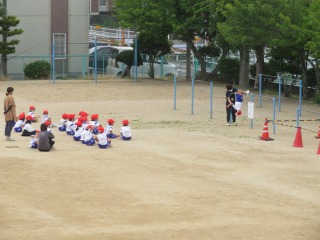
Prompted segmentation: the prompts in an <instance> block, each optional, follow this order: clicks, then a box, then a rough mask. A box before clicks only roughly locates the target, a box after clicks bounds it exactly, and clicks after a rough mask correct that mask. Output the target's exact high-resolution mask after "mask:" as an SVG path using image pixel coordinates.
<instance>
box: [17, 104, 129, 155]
mask: <svg viewBox="0 0 320 240" xmlns="http://www.w3.org/2000/svg"><path fill="white" fill-rule="evenodd" d="M34 111H35V107H34V106H30V108H29V113H28V114H27V115H26V114H25V113H24V112H23V113H21V114H20V115H19V117H18V120H17V121H16V124H15V126H14V128H13V129H14V131H15V132H21V133H22V134H21V135H22V136H30V137H31V139H30V148H38V149H39V145H41V143H40V142H39V135H40V133H41V132H42V131H43V129H45V131H46V132H50V133H51V134H47V135H48V136H49V135H50V138H49V140H48V142H49V145H50V149H51V148H52V146H53V144H54V141H53V140H52V138H54V135H53V134H52V130H51V128H50V127H55V126H56V125H54V124H53V123H52V120H51V117H50V116H49V115H48V110H44V111H43V115H42V119H41V131H39V130H34V129H33V127H32V126H31V124H32V123H33V122H37V121H38V119H39V118H40V117H36V116H35V115H34ZM98 120H99V115H98V114H92V115H91V117H90V119H88V113H87V112H85V111H80V112H79V116H78V117H76V115H75V114H67V113H64V114H62V117H61V120H60V121H59V124H58V130H59V131H61V132H66V133H67V135H70V136H73V139H74V140H75V141H80V142H82V143H83V144H86V145H87V146H92V145H94V144H95V143H97V145H98V147H99V148H107V147H108V146H110V145H111V139H112V138H118V137H120V138H121V139H123V140H126V141H127V140H131V129H130V127H129V121H128V120H126V119H125V120H123V121H122V124H123V126H122V127H121V128H120V134H115V133H113V124H114V123H115V121H114V120H113V119H112V118H109V119H108V125H107V126H106V127H105V128H104V127H103V126H102V125H101V124H100V123H99V122H98ZM50 149H49V150H50ZM39 150H40V149H39Z"/></svg>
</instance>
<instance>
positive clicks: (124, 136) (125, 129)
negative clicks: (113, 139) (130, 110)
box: [120, 119, 131, 141]
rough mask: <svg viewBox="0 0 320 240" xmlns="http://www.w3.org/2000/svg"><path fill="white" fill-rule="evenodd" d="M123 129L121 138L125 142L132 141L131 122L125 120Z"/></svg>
mask: <svg viewBox="0 0 320 240" xmlns="http://www.w3.org/2000/svg"><path fill="white" fill-rule="evenodd" d="M122 125H123V126H122V127H121V128H120V136H121V139H123V140H126V141H128V140H131V128H130V127H129V121H128V120H127V119H124V120H123V121H122Z"/></svg>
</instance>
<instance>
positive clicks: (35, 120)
mask: <svg viewBox="0 0 320 240" xmlns="http://www.w3.org/2000/svg"><path fill="white" fill-rule="evenodd" d="M35 110H36V108H35V107H34V106H30V107H29V113H28V115H30V116H32V122H37V121H38V118H39V116H37V117H35V116H34V111H35Z"/></svg>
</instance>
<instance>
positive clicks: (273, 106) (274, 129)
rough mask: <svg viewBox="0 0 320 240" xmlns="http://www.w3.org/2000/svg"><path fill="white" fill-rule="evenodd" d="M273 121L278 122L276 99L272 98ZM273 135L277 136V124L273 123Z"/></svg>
mask: <svg viewBox="0 0 320 240" xmlns="http://www.w3.org/2000/svg"><path fill="white" fill-rule="evenodd" d="M272 111H273V121H275V120H276V99H275V98H272ZM273 134H276V124H275V122H273Z"/></svg>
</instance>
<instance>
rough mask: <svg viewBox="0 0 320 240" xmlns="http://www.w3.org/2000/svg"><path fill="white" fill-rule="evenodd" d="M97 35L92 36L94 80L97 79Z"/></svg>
mask: <svg viewBox="0 0 320 240" xmlns="http://www.w3.org/2000/svg"><path fill="white" fill-rule="evenodd" d="M97 54H98V53H97V37H95V38H94V81H95V82H97V79H98V66H97V64H98V58H97Z"/></svg>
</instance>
